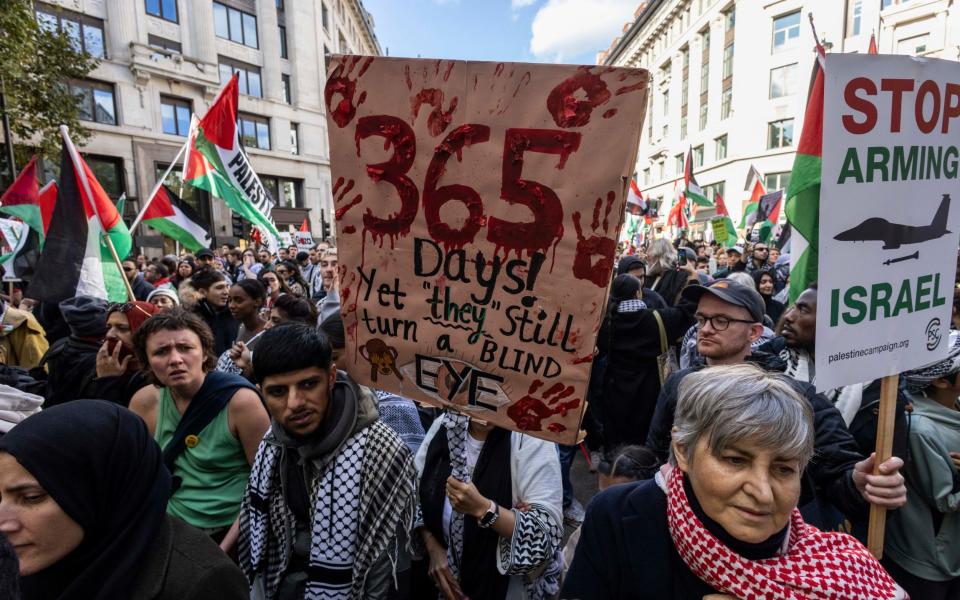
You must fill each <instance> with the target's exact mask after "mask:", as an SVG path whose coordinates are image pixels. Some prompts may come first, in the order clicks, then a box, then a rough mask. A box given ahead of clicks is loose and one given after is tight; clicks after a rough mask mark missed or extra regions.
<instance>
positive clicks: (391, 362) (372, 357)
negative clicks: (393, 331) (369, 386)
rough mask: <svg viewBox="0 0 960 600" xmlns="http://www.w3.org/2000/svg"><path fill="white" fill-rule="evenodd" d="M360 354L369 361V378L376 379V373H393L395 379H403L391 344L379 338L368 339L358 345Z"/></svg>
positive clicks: (395, 352)
mask: <svg viewBox="0 0 960 600" xmlns="http://www.w3.org/2000/svg"><path fill="white" fill-rule="evenodd" d="M360 355H361V356H362V357H363V358H364V360H366V361H367V362H369V363H370V379H372V380H373V381H376V380H377V374H378V373H379V374H380V375H389V374H391V373H393V374H394V375H396V376H397V379H400V380H403V376H402V375H400V371H398V370H397V355H398V353H397V351H396V349H394V347H393V346H388V345H387V343H386V342H384V341H383V340H381V339H380V338H373V339H371V340H368V341H367V343H366V344H364V345H363V346H361V347H360Z"/></svg>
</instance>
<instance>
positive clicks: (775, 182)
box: [763, 171, 790, 192]
mask: <svg viewBox="0 0 960 600" xmlns="http://www.w3.org/2000/svg"><path fill="white" fill-rule="evenodd" d="M763 185H764V187H765V188H767V191H768V192H773V191H776V190H784V192H786V189H787V187H788V186H789V185H790V171H784V172H783V173H767V175H766V177H764V178H763Z"/></svg>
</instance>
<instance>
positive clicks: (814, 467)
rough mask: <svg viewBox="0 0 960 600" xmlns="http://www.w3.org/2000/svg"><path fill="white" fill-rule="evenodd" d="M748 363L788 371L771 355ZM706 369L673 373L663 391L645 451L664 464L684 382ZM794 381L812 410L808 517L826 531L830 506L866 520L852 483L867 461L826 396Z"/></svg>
mask: <svg viewBox="0 0 960 600" xmlns="http://www.w3.org/2000/svg"><path fill="white" fill-rule="evenodd" d="M747 360H748V361H749V362H753V363H756V364H757V365H759V366H760V367H762V368H764V369H766V370H768V371H778V372H779V371H782V370H783V369H784V367H785V364H784V363H783V361H782V360H781V359H780V357H779V356H776V355H772V354H766V353H759V352H757V353H754V354H752V355H751V356H749V357H747ZM704 366H706V365H704V364H703V363H701V364H699V365H696V366H693V367H689V368H686V369H683V370H681V371H679V372H677V373H674V374H673V375H672V376H671V377H670V379H668V380H667V382H666V383H665V384H664V386H663V389H662V390H661V391H660V397H659V398H658V399H657V408H656V411H655V413H654V415H653V422H652V423H651V425H650V433H649V434H648V436H647V447H648V448H650V449H651V450H653V452H654V453H655V454H656V455H657V458H658V460H659V461H660V462H661V463H665V462H666V461H667V457H668V455H669V451H670V430H671V428H672V427H673V416H674V412H675V411H676V409H677V390H678V387H679V385H680V381H681V380H682V379H683V378H684V377H686V376H687V374H689V373H693V372H695V371H699V370H700V369H702V368H704ZM792 381H793V382H794V385H795V386H796V388H797V391H798V392H800V394H801V395H802V396H803V397H804V398H806V399H807V401H808V402H809V403H810V407H811V408H812V409H813V427H814V435H815V438H814V456H813V459H812V460H811V461H810V464H808V465H807V468H806V470H805V471H804V472H803V477H802V478H801V483H802V489H801V492H800V501H799V503H798V505H799V507H800V510H801V512H802V513H803V516H804V519H806V521H807V522H808V523H811V524H812V525H816V526H817V527H819V528H820V529H824V530H832V529H835V527H836V526H837V524H838V523H837V518H836V516H834V514H833V512H834V511H833V510H831V509H832V508H836V509H839V510H840V511H841V512H842V513H843V514H845V515H846V516H847V517H849V518H850V519H852V520H863V519H865V518H866V517H867V514H868V511H869V506H868V504H867V501H866V500H864V498H863V496H861V495H860V492H859V491H858V490H857V487H856V485H854V483H853V467H854V465H856V463H857V462H859V461H861V460H863V458H864V457H863V456H862V455H861V454H860V452H859V450H858V447H857V442H856V440H854V438H853V436H852V435H851V434H850V431H849V430H848V429H847V426H846V424H845V423H844V422H843V417H842V416H840V411H838V410H837V409H836V408H835V407H834V406H833V404H831V403H830V401H829V400H827V399H826V398H825V397H824V396H823V394H818V393H817V390H816V388H814V387H813V386H812V385H810V384H809V383H805V382H802V381H796V380H792ZM823 501H826V502H828V503H829V504H825V503H824V502H823ZM831 505H832V506H831Z"/></svg>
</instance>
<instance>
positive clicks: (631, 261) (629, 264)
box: [617, 256, 647, 275]
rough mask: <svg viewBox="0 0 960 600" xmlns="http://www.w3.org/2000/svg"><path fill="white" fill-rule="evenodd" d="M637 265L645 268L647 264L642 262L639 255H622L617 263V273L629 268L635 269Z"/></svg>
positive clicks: (622, 272) (621, 273) (626, 270)
mask: <svg viewBox="0 0 960 600" xmlns="http://www.w3.org/2000/svg"><path fill="white" fill-rule="evenodd" d="M637 267H643V268H644V269H646V268H647V264H646V263H645V262H643V261H642V260H641V259H640V257H639V256H624V257H623V258H621V259H620V262H619V263H618V264H617V273H618V274H620V275H623V274H624V273H626V272H628V271H629V270H630V269H635V268H637Z"/></svg>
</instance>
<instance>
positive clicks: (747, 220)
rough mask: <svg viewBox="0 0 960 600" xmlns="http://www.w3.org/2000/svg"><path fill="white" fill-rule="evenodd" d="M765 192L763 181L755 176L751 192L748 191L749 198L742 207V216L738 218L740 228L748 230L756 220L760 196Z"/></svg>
mask: <svg viewBox="0 0 960 600" xmlns="http://www.w3.org/2000/svg"><path fill="white" fill-rule="evenodd" d="M766 193H767V190H766V189H764V187H763V182H761V180H760V178H759V177H757V179H756V180H754V182H753V192H751V193H750V200H748V201H747V204H746V206H744V207H743V217H742V218H741V219H740V229H746V230H747V231H750V230H751V229H753V226H754V224H756V222H757V215H756V212H757V207H758V206H760V198H762V197H763V196H764V195H765V194H766Z"/></svg>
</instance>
